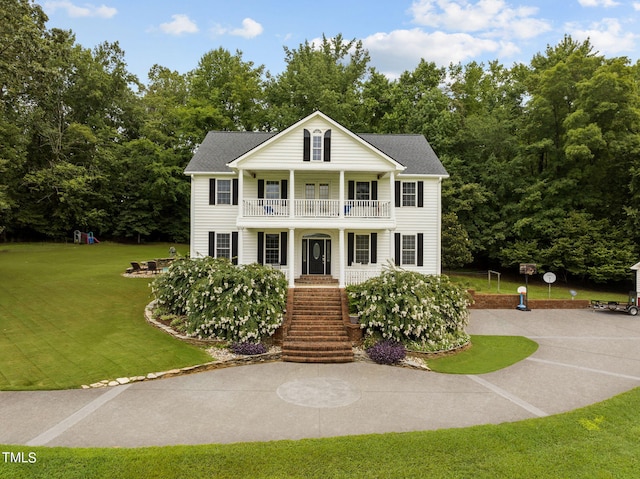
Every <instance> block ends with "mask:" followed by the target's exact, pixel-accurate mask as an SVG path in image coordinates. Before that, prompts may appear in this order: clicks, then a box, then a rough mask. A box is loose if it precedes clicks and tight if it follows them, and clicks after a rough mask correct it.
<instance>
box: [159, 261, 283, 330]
mask: <svg viewBox="0 0 640 479" xmlns="http://www.w3.org/2000/svg"><path fill="white" fill-rule="evenodd" d="M152 288H153V292H154V294H155V296H156V299H157V300H158V303H159V305H160V307H161V308H162V309H163V310H164V311H165V312H168V313H170V314H176V315H180V316H184V318H185V319H184V322H185V326H186V331H187V333H188V334H189V335H191V336H194V337H197V338H201V339H202V338H211V339H213V338H215V339H224V340H228V341H239V342H240V341H248V342H257V341H259V340H261V339H263V338H266V337H269V336H271V335H272V334H273V333H274V332H275V331H276V329H277V328H278V326H280V324H281V323H282V320H283V316H284V310H285V307H286V301H287V281H286V279H285V277H284V275H283V274H282V273H281V272H280V271H277V270H273V269H271V268H269V267H265V266H261V265H258V264H250V265H243V266H233V265H232V264H231V262H230V261H229V260H227V259H214V258H209V257H207V258H203V259H178V260H176V261H174V263H173V264H172V265H171V267H170V268H169V271H168V272H167V273H165V274H163V275H162V276H159V277H158V278H157V279H156V280H154V282H153V283H152Z"/></svg>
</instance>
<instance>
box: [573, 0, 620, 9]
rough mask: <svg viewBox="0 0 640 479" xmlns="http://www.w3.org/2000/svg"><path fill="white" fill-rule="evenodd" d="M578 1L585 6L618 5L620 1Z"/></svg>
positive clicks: (607, 6)
mask: <svg viewBox="0 0 640 479" xmlns="http://www.w3.org/2000/svg"><path fill="white" fill-rule="evenodd" d="M578 3H579V4H580V5H581V6H583V7H605V8H609V7H617V6H618V5H620V3H618V2H616V1H615V0H578Z"/></svg>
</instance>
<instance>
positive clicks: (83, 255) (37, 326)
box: [0, 243, 640, 479]
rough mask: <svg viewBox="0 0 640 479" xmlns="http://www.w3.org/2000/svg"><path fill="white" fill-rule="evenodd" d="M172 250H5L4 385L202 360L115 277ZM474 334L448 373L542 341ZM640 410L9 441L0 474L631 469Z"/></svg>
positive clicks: (612, 405) (631, 395) (612, 473)
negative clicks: (274, 436) (73, 445)
mask: <svg viewBox="0 0 640 479" xmlns="http://www.w3.org/2000/svg"><path fill="white" fill-rule="evenodd" d="M168 246H169V245H152V246H143V247H139V246H120V245H109V244H104V243H102V244H100V245H95V246H72V245H8V246H5V245H2V246H0V251H1V252H0V277H2V278H3V287H2V288H0V373H1V375H0V384H1V385H0V389H36V388H42V387H52V388H53V387H56V388H57V387H68V385H78V384H80V383H82V382H89V381H91V378H93V379H104V378H107V377H117V376H120V375H132V374H136V373H143V372H147V371H151V370H162V369H169V368H173V367H176V366H180V365H187V364H192V363H195V362H199V361H200V360H201V359H202V358H203V356H202V355H203V354H204V353H203V352H202V351H200V350H198V349H197V348H192V347H189V346H186V345H184V344H182V343H180V342H178V341H175V340H173V339H172V338H169V337H167V336H165V335H164V334H162V333H161V332H159V331H156V330H155V329H153V328H150V327H149V326H147V325H146V323H145V322H144V320H143V318H142V308H143V307H144V305H145V304H146V302H147V301H148V300H149V289H148V287H147V283H148V281H147V280H132V279H126V278H122V277H120V276H119V273H120V272H121V271H122V270H123V269H124V267H125V266H126V265H127V264H128V263H129V261H131V260H136V259H139V260H144V259H149V258H153V257H159V256H164V255H165V254H166V251H167V250H168ZM503 284H504V283H503ZM503 288H504V286H503ZM496 341H498V344H496ZM473 342H474V348H472V349H471V350H470V351H469V352H468V353H464V354H467V361H462V364H458V365H454V366H453V368H454V371H453V372H459V373H467V374H468V373H473V371H472V370H470V369H469V365H470V362H469V358H470V357H472V355H476V358H475V361H477V362H481V361H482V362H484V367H485V368H487V367H489V365H490V364H492V363H493V364H494V366H496V365H495V362H494V360H493V359H492V358H491V355H487V353H490V352H491V351H496V348H501V349H506V350H508V351H509V355H510V356H511V359H510V360H513V359H514V357H515V356H517V355H518V354H519V355H525V354H526V352H527V351H531V352H533V350H534V349H535V343H534V344H533V345H532V344H530V343H527V342H524V341H522V340H521V338H504V337H502V338H499V339H494V338H493V337H487V336H474V337H473ZM474 349H475V351H474ZM502 354H503V353H501V354H500V355H498V356H501V355H502ZM529 354H530V353H529ZM460 357H461V358H464V356H463V355H460ZM523 357H524V356H523ZM51 363H54V364H51ZM103 363H104V364H103ZM14 368H17V371H15V372H14ZM68 369H69V370H68ZM25 374H27V376H24V375H25ZM25 377H28V378H31V379H30V380H29V381H25V379H24V378H25ZM445 400H446V399H445ZM639 409H640V388H637V389H634V390H632V391H629V392H627V393H624V394H622V395H620V396H617V397H615V398H612V399H609V400H607V401H604V402H602V403H599V404H595V405H592V406H589V407H586V408H583V409H579V410H576V411H572V412H570V413H566V414H560V415H556V416H551V417H547V418H542V419H533V420H528V421H521V422H517V423H505V424H501V425H488V426H476V427H472V428H465V429H447V430H440V431H425V432H413V433H402V434H382V435H365V436H352V437H338V438H328V439H306V440H301V441H278V442H267V443H239V444H228V445H215V444H214V445H204V446H174V447H151V448H140V449H103V448H94V449H70V448H42V447H40V448H34V447H26V446H11V445H0V452H1V453H2V454H1V455H0V478H5V477H6V478H50V477H56V478H62V479H68V478H85V477H92V478H102V477H108V478H129V477H131V478H155V477H164V478H182V477H188V478H200V477H202V478H210V477H216V478H245V477H252V478H257V479H260V478H386V477H403V478H423V477H432V478H467V477H474V478H479V479H482V478H492V479H493V478H496V477H505V478H513V479H517V478H541V479H543V478H557V477H564V478H583V477H589V478H592V477H593V478H633V477H637V475H638V468H639V467H640V464H639V460H638V458H639V457H640V442H639V441H638V440H637V438H638V435H640V416H639V415H638V414H637V411H638V410H639ZM10 453H14V454H15V456H14V457H16V458H18V457H19V456H17V454H18V453H22V454H24V456H22V457H24V459H25V461H28V460H29V458H30V457H33V456H29V453H34V454H35V458H36V462H35V463H34V464H29V463H12V462H10V456H9V454H10Z"/></svg>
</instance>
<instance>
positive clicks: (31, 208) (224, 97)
mask: <svg viewBox="0 0 640 479" xmlns="http://www.w3.org/2000/svg"><path fill="white" fill-rule="evenodd" d="M2 3H3V8H2V9H1V10H0V234H2V235H3V237H4V238H5V239H7V240H14V239H18V240H19V239H42V238H49V239H56V240H60V239H63V238H70V237H71V235H72V232H73V230H75V229H81V230H84V231H88V230H90V231H93V232H94V233H95V234H96V235H97V236H102V237H106V238H114V239H131V240H137V241H140V240H158V239H167V240H172V241H186V240H187V238H188V231H189V227H188V224H189V223H188V222H189V211H188V205H189V181H188V178H186V177H185V176H184V175H183V174H182V171H183V169H184V167H185V166H186V164H187V162H188V161H189V159H190V157H191V155H192V154H193V151H194V150H195V148H197V146H198V144H199V142H201V141H202V139H203V138H204V136H205V135H206V133H207V131H209V130H246V131H259V130H267V131H277V130H281V129H283V128H286V127H287V126H289V125H291V124H292V123H294V122H296V121H298V120H299V119H301V118H303V117H304V116H306V115H308V114H310V113H311V112H313V111H315V110H321V111H323V112H324V113H326V114H327V115H329V116H330V117H332V118H334V119H335V120H336V121H338V122H340V123H342V124H343V125H344V126H346V127H347V128H349V129H351V130H353V131H356V132H373V133H419V134H423V135H424V136H425V137H426V138H427V139H428V140H429V141H430V143H431V144H432V146H433V147H434V149H435V151H436V152H437V153H438V155H439V156H440V158H441V159H442V161H443V163H444V164H445V166H446V168H447V169H448V171H449V173H450V175H451V178H450V179H449V180H447V181H446V182H445V183H444V184H443V189H444V205H443V210H444V215H443V261H444V264H445V266H446V267H449V268H450V267H459V266H464V265H466V264H470V263H472V262H475V263H476V264H478V265H480V264H481V265H483V266H492V265H495V266H498V265H501V266H503V267H514V266H515V265H517V264H518V263H521V262H535V263H537V264H538V265H540V267H541V268H543V269H547V270H553V271H555V272H557V273H560V274H561V275H563V276H564V277H566V278H568V277H569V276H573V277H580V278H588V279H591V280H595V281H607V280H616V279H622V278H624V277H626V276H627V272H628V267H629V265H631V264H633V263H635V262H637V260H638V255H639V254H640V248H639V247H638V244H639V241H640V93H639V91H638V84H639V80H640V65H639V64H638V63H635V64H632V63H631V62H630V61H629V60H628V59H627V58H625V57H616V58H607V57H605V56H603V55H600V54H598V53H597V52H595V51H594V50H593V48H592V46H591V44H590V42H589V41H585V42H576V41H574V40H573V39H572V38H570V37H568V36H567V37H565V38H564V39H562V41H560V42H559V43H558V44H557V45H555V46H548V47H547V48H546V50H545V51H544V52H540V53H538V54H536V55H535V56H534V57H533V58H532V59H531V61H530V63H529V64H526V65H525V64H515V65H513V66H511V67H505V66H504V65H501V64H500V63H499V62H497V61H495V62H490V63H488V64H481V63H476V62H471V63H468V64H465V65H462V64H452V65H450V66H449V67H446V68H443V67H438V66H436V65H435V64H434V63H431V62H428V61H425V60H422V61H421V62H420V63H419V64H418V65H417V66H416V67H415V69H414V70H412V71H406V72H404V73H403V74H402V75H401V76H400V77H399V78H397V79H389V78H387V77H386V76H384V75H382V74H381V73H380V72H378V71H377V70H376V69H375V68H373V67H371V65H370V58H369V54H368V52H367V51H366V50H365V49H364V48H363V46H362V43H361V42H359V41H357V40H346V39H345V38H343V37H342V36H337V37H335V38H331V39H328V38H323V39H322V41H321V44H320V45H312V44H310V43H308V42H305V43H303V44H301V45H299V46H298V48H296V49H289V48H284V58H285V62H286V67H285V69H284V71H282V72H281V73H279V74H275V75H274V74H271V73H270V72H268V71H266V70H265V68H264V66H262V65H255V64H254V63H253V62H251V61H247V60H245V59H244V58H243V55H242V52H239V51H236V52H233V53H232V52H229V51H227V50H225V49H222V48H219V49H217V50H212V51H210V52H207V53H205V54H204V55H203V56H202V57H201V59H200V61H199V63H198V64H197V65H195V66H194V69H193V70H191V71H190V72H188V73H186V74H181V73H178V72H176V71H172V70H170V69H168V68H165V67H163V66H161V65H155V66H154V67H153V68H152V69H151V70H150V71H149V74H148V79H146V80H147V81H146V83H144V84H143V83H142V82H141V81H140V80H139V79H138V78H136V77H135V76H134V75H132V74H131V73H130V72H129V71H128V70H127V65H126V60H125V53H124V52H123V51H122V49H121V48H120V46H119V45H118V43H117V42H116V43H106V42H105V43H103V44H101V45H99V46H98V47H96V48H94V49H92V50H89V49H86V48H84V47H82V46H81V45H79V44H77V42H76V41H75V38H74V35H73V32H71V31H63V30H58V29H48V28H47V26H46V22H47V17H46V15H45V14H44V12H43V11H42V9H41V8H40V7H39V6H38V5H37V4H34V3H32V2H31V1H30V0H2Z"/></svg>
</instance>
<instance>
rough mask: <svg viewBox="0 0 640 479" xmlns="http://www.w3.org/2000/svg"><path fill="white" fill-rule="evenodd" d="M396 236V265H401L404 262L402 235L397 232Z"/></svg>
mask: <svg viewBox="0 0 640 479" xmlns="http://www.w3.org/2000/svg"><path fill="white" fill-rule="evenodd" d="M394 237H395V244H394V248H395V253H396V255H395V256H396V266H400V264H401V263H402V236H400V233H396V234H395V235H394Z"/></svg>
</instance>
